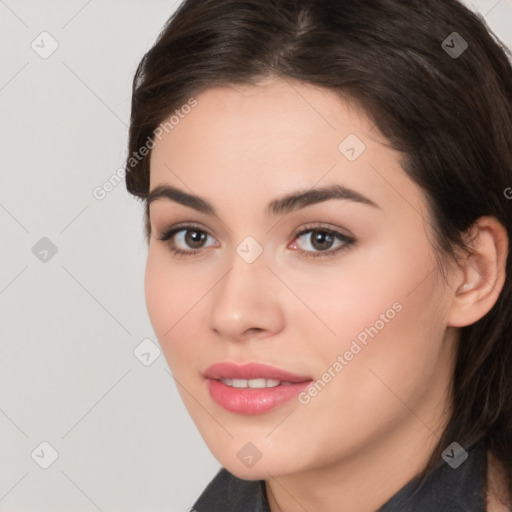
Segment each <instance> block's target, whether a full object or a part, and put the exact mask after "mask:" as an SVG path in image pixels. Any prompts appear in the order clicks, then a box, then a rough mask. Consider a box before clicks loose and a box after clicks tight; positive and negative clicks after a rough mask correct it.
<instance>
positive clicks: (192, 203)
mask: <svg viewBox="0 0 512 512" xmlns="http://www.w3.org/2000/svg"><path fill="white" fill-rule="evenodd" d="M162 199H165V200H169V201H174V202H176V203H179V204H181V205H183V206H188V207H189V208H193V209H194V210H197V211H198V212H201V213H204V214H207V215H215V216H217V212H216V210H215V208H214V207H213V206H212V205H211V204H210V203H209V202H208V201H206V200H205V199H203V198H202V197H199V196H196V195H193V194H188V193H187V192H184V191H183V190H180V189H179V188H176V187H173V186H171V185H158V186H156V187H155V188H154V189H153V190H152V191H151V192H150V193H149V194H148V197H147V205H148V209H149V205H150V204H151V203H153V202H154V201H159V200H162ZM331 199H344V200H347V201H353V202H356V203H361V204H365V205H368V206H372V207H374V208H380V206H379V205H377V204H376V203H375V202H374V201H372V200H371V199H369V198H368V197H366V196H364V195H363V194H361V193H360V192H357V191H356V190H352V189H350V188H347V187H344V186H342V185H336V184H334V185H329V186H326V187H321V188H312V189H309V190H305V191H297V192H292V193H291V194H287V195H285V196H283V197H280V198H277V199H274V200H273V201H271V202H270V203H269V204H268V206H267V209H266V211H265V213H266V215H269V216H277V215H283V214H286V213H289V212H292V211H295V210H299V209H301V208H305V207H307V206H310V205H313V204H317V203H322V202H324V201H329V200H331Z"/></svg>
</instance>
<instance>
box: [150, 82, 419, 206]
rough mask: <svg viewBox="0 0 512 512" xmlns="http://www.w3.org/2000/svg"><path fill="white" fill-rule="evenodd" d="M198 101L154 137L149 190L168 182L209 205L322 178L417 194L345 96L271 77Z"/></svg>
mask: <svg viewBox="0 0 512 512" xmlns="http://www.w3.org/2000/svg"><path fill="white" fill-rule="evenodd" d="M195 100H196V102H197V104H196V106H195V107H194V108H192V109H186V111H187V112H188V113H186V114H185V113H182V115H181V116H179V122H178V123H176V124H174V125H173V127H172V129H168V130H167V131H164V132H163V133H162V136H161V140H156V139H155V141H156V146H155V147H154V149H153V150H152V154H151V165H150V168H151V172H150V189H153V188H154V187H155V186H156V185H158V184H161V183H168V184H173V185H176V186H178V187H180V188H182V189H187V188H188V189H190V190H189V191H194V192H195V193H196V194H199V195H202V196H204V197H210V198H212V202H217V200H218V199H217V198H218V197H222V198H225V199H226V198H228V197H229V198H231V199H233V200H234V198H233V194H234V192H236V193H237V194H239V195H240V194H241V195H244V197H245V198H246V199H247V200H249V199H250V198H251V197H254V198H256V196H261V195H262V194H267V196H268V195H272V196H274V195H279V194H284V193H287V192H289V191H290V190H294V189H296V188H297V187H302V188H305V187H313V186H314V185H315V184H316V183H319V184H322V185H323V184H327V182H329V183H332V182H337V183H340V184H342V185H345V186H349V187H352V188H359V190H360V191H368V192H370V191H372V190H374V191H375V192H376V193H377V194H378V195H382V194H384V196H386V195H388V196H389V195H392V194H393V193H396V192H393V188H396V187H398V188H403V187H404V186H405V187H406V188H407V187H409V190H408V191H405V193H411V194H414V192H415V190H414V186H413V184H412V182H410V183H406V182H407V181H410V180H409V179H408V177H407V176H406V175H405V173H404V172H403V169H402V168H401V166H400V161H399V155H398V154H397V153H396V152H395V151H393V150H392V149H390V148H389V147H387V146H386V145H385V143H386V141H385V139H384V137H383V136H382V135H381V134H380V132H379V131H378V130H377V129H376V127H375V126H374V124H373V122H372V121H371V120H370V118H369V117H368V116H367V115H366V113H365V112H364V110H363V109H362V108H360V107H359V105H358V104H357V102H355V101H354V100H352V99H350V98H348V97H345V96H340V95H337V94H335V93H334V92H333V91H330V90H327V89H324V88H320V87H316V86H313V85H311V84H305V83H302V82H298V81H293V80H289V79H286V80H283V79H278V78H272V79H267V80H265V81H262V82H260V83H258V84H257V85H229V86H225V87H215V88H210V89H207V90H205V91H204V92H202V93H201V94H199V95H197V97H195ZM178 110H179V109H178ZM184 112H185V110H184ZM164 123H165V121H164ZM164 123H162V125H161V126H164ZM346 141H348V142H346ZM347 149H348V150H349V151H350V150H351V149H354V150H355V152H356V155H355V156H356V158H355V159H354V158H349V157H350V156H351V154H350V153H347ZM353 156H354V151H352V157H353ZM383 175H384V176H385V180H383ZM404 181H405V183H400V182H404ZM230 191H231V192H230Z"/></svg>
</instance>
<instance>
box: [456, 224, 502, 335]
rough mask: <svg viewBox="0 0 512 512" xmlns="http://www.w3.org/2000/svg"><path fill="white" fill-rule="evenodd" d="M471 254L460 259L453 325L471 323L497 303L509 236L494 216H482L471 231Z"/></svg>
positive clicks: (469, 243) (462, 325)
mask: <svg viewBox="0 0 512 512" xmlns="http://www.w3.org/2000/svg"><path fill="white" fill-rule="evenodd" d="M470 234H471V237H470V241H469V242H468V246H469V249H470V251H471V252H470V253H469V254H467V256H466V257H465V258H464V259H463V260H462V261H461V262H460V269H459V282H458V283H457V286H456V288H455V292H454V296H453V301H452V306H451V310H450V314H449V317H448V325H449V326H451V327H464V326H467V325H471V324H473V323H475V322H477V321H478V320H480V319H481V318H482V317H483V316H485V315H486V314H487V313H488V312H489V311H490V310H491V309H492V307H493V306H494V304H495V303H496V301H497V300H498V297H499V295H500V293H501V290H502V288H503V284H504V282H505V268H506V261H507V255H508V236H507V231H506V229H505V228H504V226H503V225H502V224H501V223H500V222H499V221H498V220H497V219H495V218H494V217H480V218H479V219H478V220H477V221H476V222H475V223H474V224H473V226H472V229H471V230H470Z"/></svg>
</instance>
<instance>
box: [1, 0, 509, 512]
mask: <svg viewBox="0 0 512 512" xmlns="http://www.w3.org/2000/svg"><path fill="white" fill-rule="evenodd" d="M262 1H264V0H262ZM427 1H428V0H427ZM466 3H467V5H468V6H470V7H472V8H473V9H475V10H478V11H479V12H481V13H482V14H484V15H485V16H486V20H487V22H488V23H489V25H490V26H491V28H492V29H493V30H494V31H495V32H496V34H497V35H498V36H499V37H500V38H501V39H502V40H503V41H504V42H505V43H506V44H508V46H509V47H512V0H500V1H497V0H480V1H476V0H475V1H473V2H466ZM178 4H179V1H175V2H172V1H167V0H166V1H164V0H152V1H146V2H144V1H142V0H139V1H134V0H131V1H126V0H125V1H122V0H102V1H100V0H89V1H87V0H72V1H71V0H67V1H60V2H59V1H56V0H51V1H50V0H48V1H36V0H31V1H29V0H0V34H1V36H0V38H1V42H0V58H1V60H0V62H1V66H0V109H1V110H0V112H1V115H0V141H1V142H0V144H1V145H0V148H1V155H2V159H1V163H0V165H1V183H0V225H1V229H2V231H1V248H2V249H1V263H0V311H1V317H0V318H1V340H0V511H1V512H29V511H30V512H56V511H59V510H62V511H64V510H66V511H73V512H86V511H87V512H89V511H91V512H96V511H103V512H132V511H143V510H144V511H147V512H149V511H151V512H159V511H169V512H170V511H172V512H174V511H177V512H180V511H183V512H184V511H186V510H188V509H189V508H190V507H191V506H192V505H193V503H194V501H195V500H196V499H197V497H198V496H199V494H200V493H201V491H202V490H203V489H204V487H205V486H206V485H207V483H208V482H209V481H210V480H211V479H212V478H213V476H214V474H215V473H216V471H217V470H218V468H220V465H219V463H218V462H217V461H216V460H215V459H214V457H213V456H212V455H211V454H210V452H209V450H208V449H207V447H206V445H205V444H204V442H203V441H202V438H201V437H200V435H199V433H198V431H197V429H196V427H195V425H194V423H193V422H192V420H191V419H190V418H189V416H188V413H187V412H186V409H185V408H184V406H183V405H182V403H181V399H180V397H179V395H178V392H177V389H176V385H175V383H174V381H173V379H172V377H171V375H170V373H169V369H168V367H167V364H166V362H165V359H164V357H163V355H160V356H158V342H157V340H156V337H155V335H154V333H153V330H152V327H151V324H150V321H149V317H148V315H147V310H146V305H145V299H144V287H143V279H144V266H145V258H146V246H145V242H144V240H143V224H142V211H143V210H142V203H140V202H138V201H136V200H135V198H133V197H132V196H130V195H129V194H128V193H127V192H126V188H125V185H124V180H122V181H121V183H120V184H119V185H118V186H117V187H115V188H114V189H113V190H112V191H111V192H109V193H108V194H107V195H106V197H105V198H104V199H102V200H98V199H96V198H95V197H94V196H93V190H94V189H95V187H98V186H102V184H103V183H104V182H106V181H107V180H108V179H109V178H110V177H111V176H112V175H113V174H115V173H116V171H117V170H118V169H119V168H120V167H122V166H123V165H124V157H125V155H126V142H127V134H128V122H129V114H130V93H131V82H132V78H133V74H134V72H135V69H136V66H137V64H138V62H139V60H140V59H141V57H142V56H143V54H144V53H145V52H146V51H147V50H148V49H149V48H150V47H151V45H152V44H153V42H154V40H155V38H156V37H157V35H158V33H159V32H160V30H161V28H162V27H163V25H164V23H165V21H166V20H167V19H168V17H169V16H170V15H171V14H172V12H173V11H174V10H175V8H176V7H177V5H178ZM44 31H46V32H48V33H49V34H50V36H45V35H43V36H40V34H41V33H42V32H44ZM447 35H448V34H447ZM50 37H51V38H53V39H54V40H55V41H56V42H57V43H58V48H57V50H56V51H55V52H54V53H53V54H51V55H50V56H49V57H47V58H42V57H41V56H40V55H41V53H43V52H44V51H48V50H49V49H51V44H52V41H51V39H50ZM53 44H55V43H53ZM440 44H441V41H440ZM31 45H34V46H35V47H36V48H37V51H36V50H35V49H33V48H32V46H31ZM38 52H39V53H38ZM43 237H46V238H48V239H49V240H51V242H52V243H53V244H54V245H55V246H56V248H57V252H56V254H55V255H53V256H52V254H51V252H49V253H48V254H45V253H44V249H45V247H46V246H44V245H43V246H41V247H40V246H39V245H36V244H37V243H38V242H39V241H40V240H41V238H43ZM39 243H43V244H44V243H45V242H39ZM34 246H36V249H37V250H36V249H34V250H33V247H34ZM34 252H36V253H38V254H34ZM45 257H46V261H41V258H43V259H44V258H45ZM146 339H150V340H151V342H148V341H146V342H145V343H149V345H148V346H150V347H151V346H153V348H152V349H150V350H149V353H150V355H146V356H141V357H140V359H139V358H137V357H136V355H135V354H134V350H136V347H138V346H139V345H140V343H141V342H142V341H143V340H146ZM151 343H152V344H153V345H151ZM142 347H143V349H141V351H142V352H144V353H145V352H147V348H146V345H143V346H142ZM156 356H158V357H156ZM155 357H156V358H155ZM141 359H142V361H141ZM144 363H146V364H147V366H146V364H144ZM149 363H150V364H149ZM42 442H46V443H49V444H50V445H51V447H53V449H54V450H55V451H56V452H57V453H58V458H57V459H56V460H55V461H54V462H53V463H52V464H51V465H50V466H49V467H48V468H47V469H43V467H41V465H43V466H44V465H47V464H49V463H51V462H52V449H51V448H49V447H48V446H47V445H41V443H42Z"/></svg>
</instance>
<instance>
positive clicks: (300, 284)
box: [145, 78, 507, 512]
mask: <svg viewBox="0 0 512 512" xmlns="http://www.w3.org/2000/svg"><path fill="white" fill-rule="evenodd" d="M196 99H197V101H198V105H197V107H195V108H194V109H193V110H192V112H191V113H189V114H188V115H187V116H186V117H185V118H184V119H182V120H181V121H180V123H179V125H177V126H176V127H175V128H174V129H173V130H172V131H170V132H169V133H168V134H165V135H164V137H163V138H162V141H160V142H158V143H157V145H156V147H155V148H154V149H153V150H152V155H151V173H150V190H153V189H154V187H156V186H157V185H161V184H167V185H173V186H176V187H178V188H180V189H181V190H183V191H185V192H187V193H193V194H196V195H199V196H201V197H202V198H204V199H206V200H207V201H208V202H210V203H211V204H212V205H213V206H214V207H215V209H216V211H217V216H214V215H207V214H204V213H200V212H198V211H196V210H194V209H192V208H190V207H187V206H184V205H181V204H177V203H175V202H172V201H169V200H165V199H163V200H158V201H155V202H153V203H152V204H151V206H150V221H151V231H152V236H151V240H150V243H149V248H148V258H147V266H146V275H145V293H146V303H147V308H148V313H149V316H150V319H151V323H152V325H153V328H154V330H155V333H156V336H157V337H158V340H159V342H160V344H161V347H162V350H163V352H164V354H165V357H166V360H167V363H168V365H169V367H170V369H171V372H172V374H173V376H174V378H175V380H176V382H177V384H178V389H179V392H180V394H181V397H182V399H183V402H184V404H185V406H186V408H187V410H188V412H189V413H190V415H191V417H192V419H193V421H194V422H195V424H196V426H197V428H198V429H199V432H200V433H201V435H202V437H203V438H204V440H205V442H206V444H207V445H208V447H209V449H210V450H211V451H212V453H213V455H214V456H215V457H216V458H217V459H218V461H219V462H220V463H221V464H222V465H223V466H224V467H225V468H226V469H228V470H229V471H230V472H231V473H233V474H234V475H236V476H238V477H240V478H244V479H249V480H255V479H264V480H265V481H266V490H267V495H268V499H269V502H270V507H271V510H272V512H278V511H282V512H292V511H298V510H301V511H302V510H304V509H306V510H323V511H325V512H334V511H338V510H351V511H354V512H370V511H374V510H376V509H377V508H378V507H379V506H381V505H382V504H383V503H384V502H386V501H387V500H388V499H389V498H390V497H391V496H392V495H394V494H395V493H396V492H397V491H398V490H399V489H400V488H401V487H403V486H404V485H405V484H406V483H407V482H408V481H409V480H410V479H411V478H413V477H414V476H415V475H416V474H417V473H418V472H419V471H420V470H421V469H422V467H423V465H424V464H425V463H426V462H427V460H428V458H429V455H430V453H431V450H432V449H433V447H434V445H435V443H436V442H437V440H438V438H439V437H440V435H441V433H442V430H443V428H444V427H445V426H446V422H447V420H448V416H447V415H448V413H449V411H450V398H449V393H448V390H449V388H450V383H451V376H452V369H453V364H454V361H455V354H456V347H457V340H458V329H457V328H458V327H461V326H463V325H469V324H471V323H473V322H475V321H476V320H478V318H480V317H482V316H483V315H484V314H485V313H486V312H487V311H488V310H489V309H490V308H491V307H492V305H493V304H494V302H495V301H496V299H497V297H498V294H499V292H500V290H501V288H502V285H503V281H504V272H503V268H504V264H505V257H506V250H507V249H506V247H507V245H506V244H507V240H506V233H505V231H504V229H503V227H502V226H501V225H500V224H499V223H498V222H497V221H494V220H493V219H492V218H482V220H481V222H480V223H479V224H478V225H477V226H476V228H477V231H478V233H479V237H477V240H478V241H479V244H478V250H479V251H480V252H479V253H478V255H477V256H476V257H471V258H467V259H466V260H464V264H463V265H462V266H461V267H460V268H459V267H455V266H449V271H448V273H447V281H446V282H445V281H443V280H442V279H441V277H440V270H439V268H438V265H437V260H436V255H435V250H434V249H433V247H432V244H431V240H432V236H430V234H429V230H430V225H429V215H428V211H427V206H426V200H425V197H424V195H423V193H422V191H421V190H420V189H419V188H418V187H417V186H416V185H415V184H414V183H413V182H412V181H411V180H410V179H409V178H408V176H407V175H406V174H405V172H404V171H403V169H402V168H401V165H400V160H399V154H398V153H396V152H394V151H393V150H391V149H389V148H388V147H386V146H385V144H384V143H385V142H386V141H385V140H384V139H383V137H382V135H381V134H380V133H379V132H378V131H377V130H376V128H375V127H374V126H373V124H372V123H371V122H370V121H369V119H368V118H367V117H366V115H365V114H364V112H363V111H362V110H360V109H359V108H357V105H355V104H354V103H353V102H352V103H351V102H350V101H348V100H345V99H341V98H340V97H338V96H336V95H334V93H332V92H330V91H326V90H324V89H321V88H316V87H314V86H312V85H308V84H303V83H299V82H293V81H290V80H287V81H284V80H282V79H277V78H271V79H267V80H265V81H262V82H260V83H259V84H258V85H255V86H254V85H253V86H230V87H222V88H212V89H208V90H206V91H205V92H203V93H201V94H200V95H198V96H197V98H196ZM348 134H355V135H356V136H357V137H358V138H359V139H361V140H362V141H364V144H365V145H366V150H365V151H364V152H363V153H362V154H361V155H360V156H359V157H358V158H357V159H356V160H355V161H349V160H348V159H347V158H346V157H345V156H344V155H343V154H342V153H341V152H340V151H339V150H338V145H339V144H340V142H342V140H344V139H345V137H346V136H347V135H348ZM328 184H340V185H344V186H346V187H350V188H352V189H354V190H356V191H358V192H359V193H361V194H364V195H365V196H366V197H368V198H370V199H371V200H372V201H374V202H375V203H376V204H377V205H378V208H374V207H372V206H369V205H365V204H361V203H356V202H353V201H348V200H339V199H331V200H329V201H325V202H321V203H318V204H315V205H310V206H308V207H306V208H304V209H300V210H297V211H294V212H291V213H288V214H287V215H281V216H278V217H269V216H267V215H266V214H265V208H266V206H267V203H268V202H269V201H271V200H273V199H275V198H277V197H280V196H282V195H286V194H288V193H291V192H295V191H297V190H299V189H300V190H304V189H310V188H313V187H320V186H324V185H328ZM182 222H191V223H194V224H197V225H198V226H199V228H200V229H202V230H203V231H204V232H205V233H207V234H208V235H209V236H208V238H207V239H206V240H205V241H204V243H203V246H204V248H203V249H201V248H200V247H201V246H200V245H196V246H190V245H187V244H186V243H185V242H184V238H183V235H184V234H186V233H187V232H181V233H180V234H179V235H178V236H176V237H175V238H174V242H175V244H176V246H178V248H180V249H182V250H189V251H194V250H195V251H196V254H195V255H193V256H190V257H187V258H179V257H177V256H175V255H173V253H172V252H171V251H170V247H171V246H172V241H167V242H163V241H160V240H158V237H159V236H161V235H162V234H163V232H164V231H165V230H166V229H168V228H170V227H172V226H175V225H177V224H178V223H182ZM319 224H321V226H319ZM310 227H315V228H316V229H318V230H320V231H321V228H322V227H323V228H329V229H333V230H336V231H338V232H340V233H343V234H346V235H349V236H353V237H354V238H355V239H356V242H355V244H353V245H347V246H345V247H344V250H342V251H341V252H338V253H337V254H335V255H332V256H321V257H317V258H314V257H306V256H305V255H302V254H300V252H299V249H302V250H304V251H310V252H313V253H317V254H318V253H321V247H320V249H318V248H316V246H315V245H313V243H312V240H313V237H312V236H311V234H309V235H308V234H306V235H301V237H300V238H297V236H294V235H295V234H297V233H298V232H299V231H303V230H305V229H306V228H310ZM192 231H194V230H192ZM188 233H189V235H190V232H188ZM247 236H251V237H253V238H254V239H255V240H256V241H257V242H258V243H259V244H260V246H261V247H262V248H263V253H262V254H261V255H260V256H259V257H258V258H257V259H256V260H255V261H254V262H253V263H247V262H246V261H245V260H244V259H242V258H241V257H240V256H239V255H238V254H237V252H236V248H237V246H238V244H240V242H242V240H244V239H245V238H246V237H247ZM294 244H295V245H294ZM341 245H342V243H341V242H338V241H334V242H333V243H332V245H331V246H330V247H326V249H327V250H328V249H331V248H332V249H335V248H337V247H339V246H341ZM198 247H199V248H198ZM197 251H199V252H197ZM396 302H399V303H400V304H401V306H402V309H401V311H400V312H398V313H396V315H395V316H394V318H393V319H392V320H389V321H388V322H387V323H385V327H384V328H382V329H381V330H380V331H379V333H378V335H377V336H375V337H374V338H369V340H368V343H367V345H366V346H364V348H363V349H362V350H361V351H360V352H359V353H358V354H357V356H355V357H354V358H353V359H352V360H351V361H349V362H348V364H347V365H346V366H345V367H344V368H343V370H342V371H340V372H339V373H337V374H336V376H335V377H334V378H332V380H331V381H330V382H329V383H328V384H327V385H326V386H325V387H324V389H322V391H321V392H320V393H318V395H317V396H315V397H314V398H312V399H311V401H310V402H309V403H308V404H307V405H303V404H300V403H299V402H298V401H297V400H295V399H293V400H291V401H289V402H287V403H286V404H284V405H281V406H280V407H278V408H276V409H274V410H272V411H269V412H267V413H264V414H260V415H242V414H235V413H232V412H228V411H226V410H224V409H223V408H222V407H220V406H219V405H217V403H215V402H214V401H213V400H212V399H211V397H210V395H209V393H208V390H207V387H206V380H205V378H204V377H203V372H204V370H205V369H206V368H207V367H208V366H210V365H211V364H213V363H215V362H220V361H232V362H235V363H238V364H244V363H247V362H262V363H267V364H270V365H273V366H277V367H279V368H282V369H285V370H288V371H290V372H293V373H297V374H300V375H309V376H312V377H313V378H314V379H315V380H316V379H319V378H321V376H322V374H324V372H326V371H327V369H328V368H329V367H332V365H333V363H334V362H335V361H336V359H337V357H338V355H340V354H344V353H345V351H346V350H348V349H349V347H350V344H351V342H352V340H354V338H355V337H356V336H357V335H358V334H359V333H360V332H361V331H363V330H364V329H365V328H366V327H369V326H372V325H374V324H375V322H376V321H377V320H378V319H379V318H381V317H380V315H381V314H383V313H385V312H386V311H387V310H389V309H390V308H391V307H392V305H393V303H396ZM247 442H251V443H253V444H254V445H255V446H256V447H257V448H258V450H259V451H260V452H261V454H262V457H261V459H260V460H259V461H258V462H257V463H256V464H255V465H254V466H252V467H251V468H248V467H246V466H245V465H244V464H243V463H242V462H241V461H240V460H239V458H238V457H237V452H238V451H239V450H240V449H241V448H242V447H243V446H244V445H245V444H246V443H247Z"/></svg>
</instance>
